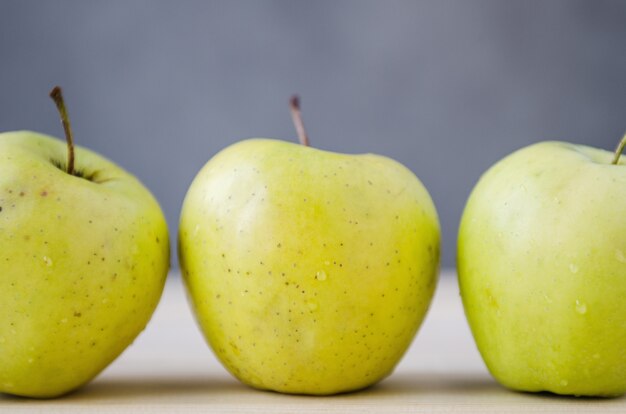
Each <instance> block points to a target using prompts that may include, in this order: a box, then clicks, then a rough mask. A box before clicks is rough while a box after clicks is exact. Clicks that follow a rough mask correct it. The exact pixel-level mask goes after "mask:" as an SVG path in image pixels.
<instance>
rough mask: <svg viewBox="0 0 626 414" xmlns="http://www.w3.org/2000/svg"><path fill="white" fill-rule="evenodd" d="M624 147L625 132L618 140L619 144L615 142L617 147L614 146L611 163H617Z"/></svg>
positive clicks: (625, 143) (625, 140) (625, 142)
mask: <svg viewBox="0 0 626 414" xmlns="http://www.w3.org/2000/svg"><path fill="white" fill-rule="evenodd" d="M624 147H626V134H624V136H623V137H622V140H621V141H620V142H619V144H617V148H615V156H614V157H613V162H611V164H613V165H617V163H618V162H619V157H620V155H622V152H623V151H624Z"/></svg>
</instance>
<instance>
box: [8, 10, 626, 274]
mask: <svg viewBox="0 0 626 414" xmlns="http://www.w3.org/2000/svg"><path fill="white" fill-rule="evenodd" d="M55 84H60V85H62V86H63V87H64V90H65V95H66V99H67V101H68V105H69V111H70V114H71V118H72V122H73V126H74V132H75V135H76V139H77V141H78V142H79V143H80V144H81V145H84V146H87V147H90V148H92V149H94V150H96V151H98V152H100V153H102V154H103V155H105V156H107V157H109V158H111V159H113V160H114V161H116V162H117V163H118V164H120V165H122V166H123V167H125V168H126V169H128V170H130V171H131V172H133V173H134V174H135V175H137V176H138V177H139V178H140V179H141V180H142V181H143V182H144V183H145V184H146V185H147V186H148V187H149V188H150V189H151V190H152V191H153V193H154V194H155V195H156V197H157V198H158V200H159V201H160V202H161V205H162V206H163V209H164V211H165V213H166V215H167V218H168V221H169V224H170V229H171V234H172V241H173V242H174V241H175V240H176V238H175V234H176V228H177V222H178V214H179V211H180V205H181V202H182V200H183V197H184V195H185V192H186V190H187V187H188V185H189V184H190V182H191V180H192V179H193V177H194V176H195V174H196V173H197V171H198V170H199V169H200V167H201V166H202V165H203V164H204V163H205V162H206V161H207V160H208V159H209V158H210V157H211V156H212V155H213V154H215V152H217V151H218V150H219V149H221V148H223V147H225V146H227V145H229V144H232V143H234V142H236V141H239V140H241V139H244V138H248V137H253V136H263V137H272V138H280V139H285V140H293V139H295V138H294V137H295V133H294V130H293V127H292V124H291V120H290V118H289V113H288V109H287V100H288V97H289V95H290V94H292V93H293V92H299V93H300V94H301V95H302V99H303V111H304V117H305V123H306V126H307V129H308V132H309V135H310V137H311V139H312V143H313V145H314V146H316V147H319V148H322V149H327V150H332V151H340V152H354V153H360V152H373V153H379V154H383V155H387V156H390V157H392V158H395V159H397V160H398V161H400V162H402V163H404V164H405V165H407V166H408V167H409V168H410V169H412V170H413V171H414V172H415V173H416V174H417V175H418V176H419V177H420V179H421V180H422V181H423V182H424V184H425V185H426V187H427V188H428V190H429V191H430V193H431V195H432V196H433V199H434V201H435V204H436V205H437V208H438V211H439V214H440V220H441V223H442V228H443V240H444V246H443V247H444V248H443V265H444V266H453V265H454V256H455V240H456V229H457V226H458V222H459V218H460V215H461V212H462V209H463V205H464V202H465V199H466V198H467V196H468V194H469V192H470V190H471V188H472V186H473V185H474V184H475V182H476V180H477V179H478V177H479V176H480V174H481V173H482V172H483V171H484V170H485V169H487V168H488V167H489V166H490V165H491V164H493V163H494V162H495V161H497V160H498V159H500V158H501V157H503V156H504V155H506V154H508V153H509V152H511V151H513V150H515V149H517V148H520V147H522V146H525V145H527V144H530V143H532V142H536V141H541V140H547V139H560V140H568V141H572V142H577V143H586V144H590V145H594V146H598V147H603V148H607V149H611V150H612V149H613V148H614V146H615V144H616V142H617V141H618V139H619V138H620V137H621V135H622V134H623V132H624V130H625V129H626V116H625V115H626V1H617V0H616V1H591V0H589V1H556V0H552V1H538V0H537V1H516V2H513V1H461V0H459V1H389V0H385V1H383V0H380V1H294V0H285V1H212V2H206V1H205V2H201V1H170V2H163V1H151V2H147V1H106V2H105V1H100V2H95V1H45V2H44V1H37V2H34V1H3V2H2V3H0V130H14V129H32V130H36V131H41V132H44V133H49V134H53V135H56V136H62V130H61V127H60V125H59V122H58V118H57V115H56V112H55V109H54V106H53V104H52V102H51V101H50V100H49V98H48V96H47V93H48V91H49V90H50V89H51V87H52V86H53V85H55ZM173 264H174V266H176V265H177V262H176V260H175V259H174V263H173Z"/></svg>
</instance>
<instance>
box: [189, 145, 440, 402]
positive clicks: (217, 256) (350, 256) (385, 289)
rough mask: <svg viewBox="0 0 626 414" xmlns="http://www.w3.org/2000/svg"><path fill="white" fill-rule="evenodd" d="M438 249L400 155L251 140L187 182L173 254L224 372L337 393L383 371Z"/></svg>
mask: <svg viewBox="0 0 626 414" xmlns="http://www.w3.org/2000/svg"><path fill="white" fill-rule="evenodd" d="M439 243H440V230H439V224H438V220H437V213H436V211H435V207H434V205H433V203H432V201H431V199H430V196H429V195H428V193H427V191H426V190H425V188H424V187H423V185H422V184H421V183H420V182H419V180H418V179H417V178H416V177H415V176H414V175H413V174H412V173H411V172H410V171H409V170H408V169H406V168H405V167H403V166H402V165H400V164H399V163H397V162H395V161H393V160H390V159H388V158H384V157H381V156H376V155H357V156H355V155H343V154H336V153H331V152H325V151H320V150H317V149H313V148H308V147H304V146H301V145H297V144H292V143H287V142H282V141H276V140H268V139H252V140H246V141H242V142H240V143H237V144H235V145H232V146H230V147H228V148H227V149H225V150H223V151H222V152H220V153H219V154H218V155H216V156H215V157H214V158H213V159H212V160H210V161H209V162H208V163H207V164H206V165H205V166H204V168H203V169H202V170H201V171H200V172H199V174H198V175H197V177H196V178H195V180H194V181H193V184H192V185H191V188H190V189H189V192H188V194H187V197H186V199H185V202H184V206H183V210H182V214H181V223H180V234H179V255H180V261H181V265H182V269H183V276H184V280H185V282H186V286H187V288H188V293H189V298H190V300H191V303H192V305H193V308H194V310H195V314H196V317H197V319H198V322H199V324H200V326H201V328H202V330H203V332H204V335H205V336H206V339H207V340H208V342H209V344H210V345H211V347H212V348H213V350H214V352H215V354H216V355H217V357H218V358H219V359H220V361H221V362H222V363H223V364H224V365H225V367H226V368H227V369H228V370H229V371H230V372H231V373H233V374H234V375H235V376H236V377H237V378H239V379H240V380H241V381H243V382H244V383H246V384H249V385H251V386H253V387H256V388H260V389H270V390H275V391H279V392H285V393H302V394H333V393H339V392H346V391H351V390H356V389H360V388H363V387H366V386H368V385H371V384H374V383H376V382H377V381H379V380H381V379H382V378H384V377H386V376H387V375H389V374H390V373H391V372H392V370H393V368H394V367H395V365H396V364H397V363H398V361H399V360H400V358H401V357H402V355H403V354H404V352H405V351H406V349H407V347H408V346H409V344H410V343H411V340H412V339H413V337H414V335H415V333H416V331H417V329H418V327H419V326H420V324H421V322H422V320H423V318H424V316H425V314H426V311H427V308H428V306H429V303H430V301H431V298H432V295H433V291H434V289H435V286H436V282H437V275H438V263H439Z"/></svg>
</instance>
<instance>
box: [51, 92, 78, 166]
mask: <svg viewBox="0 0 626 414" xmlns="http://www.w3.org/2000/svg"><path fill="white" fill-rule="evenodd" d="M50 97H51V98H52V100H53V101H54V103H55V104H56V106H57V110H58V111H59V115H60V116H61V123H62V124H63V130H64V131H65V142H67V173H68V174H70V175H74V138H73V135H72V127H71V125H70V118H69V116H68V115H67V109H66V108H65V101H64V100H63V92H62V91H61V88H60V87H59V86H55V87H54V88H53V89H52V90H51V91H50Z"/></svg>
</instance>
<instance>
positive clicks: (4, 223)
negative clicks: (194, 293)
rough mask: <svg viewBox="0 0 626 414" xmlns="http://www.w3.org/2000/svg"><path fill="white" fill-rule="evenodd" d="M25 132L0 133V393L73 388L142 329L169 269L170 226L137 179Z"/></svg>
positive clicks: (50, 392)
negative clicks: (71, 165) (72, 164)
mask: <svg viewBox="0 0 626 414" xmlns="http://www.w3.org/2000/svg"><path fill="white" fill-rule="evenodd" d="M66 151H67V149H66V145H65V143H64V142H62V141H59V140H57V139H53V138H51V137H47V136H44V135H40V134H37V133H34V132H29V131H19V132H6V133H3V134H0V207H1V211H0V303H2V312H1V313H0V391H1V392H4V393H9V394H14V395H20V396H29V397H39V398H44V397H55V396H59V395H62V394H65V393H67V392H69V391H72V390H74V389H76V388H77V387H80V386H81V385H83V384H85V383H86V382H88V381H89V380H90V379H92V378H93V377H94V376H96V375H97V374H98V373H99V372H100V371H101V370H102V369H104V368H105V367H106V366H107V365H108V364H109V363H110V362H111V361H113V360H114V359H115V358H116V357H117V356H118V355H119V354H120V353H121V352H122V351H123V350H124V349H125V348H126V347H127V346H128V345H129V344H130V343H131V342H132V341H133V340H134V339H135V337H136V336H137V335H138V334H139V333H140V331H141V330H143V329H144V327H145V326H146V324H147V322H148V320H149V319H150V316H151V315H152V312H153V310H154V309H155V307H156V305H157V302H158V300H159V298H160V295H161V292H162V289H163V285H164V281H165V278H166V275H167V270H168V267H169V246H168V233H167V226H166V223H165V219H164V217H163V214H162V213H161V210H160V207H159V205H158V203H157V202H156V201H155V199H154V198H153V197H152V195H151V194H150V193H149V192H148V190H146V189H145V188H144V187H143V186H142V185H141V183H140V182H139V181H137V180H136V179H135V178H134V177H133V176H131V175H130V174H129V173H127V172H126V171H124V170H122V169H121V168H119V167H117V166H116V165H114V164H113V163H111V162H110V161H108V160H106V159H104V158H103V157H101V156H99V155H97V154H95V153H93V152H91V151H89V150H86V149H83V148H80V147H76V152H75V154H76V170H77V171H82V172H84V174H85V175H86V176H88V177H89V176H91V177H92V180H93V181H90V180H88V179H85V178H80V177H76V176H73V175H69V174H67V173H66V172H65V171H63V170H61V169H59V168H58V167H57V166H55V165H54V163H56V164H64V162H65V159H66Z"/></svg>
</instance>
